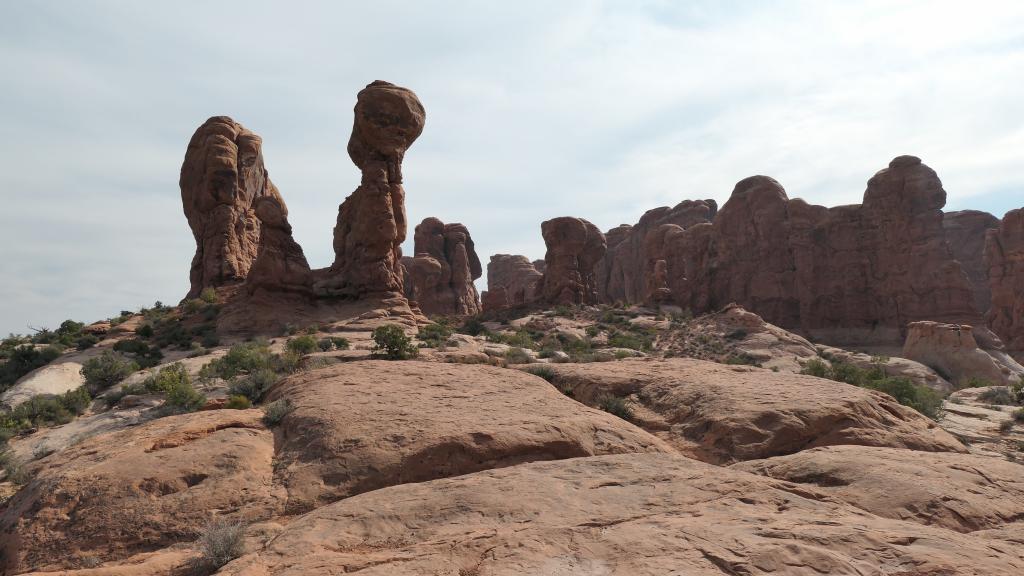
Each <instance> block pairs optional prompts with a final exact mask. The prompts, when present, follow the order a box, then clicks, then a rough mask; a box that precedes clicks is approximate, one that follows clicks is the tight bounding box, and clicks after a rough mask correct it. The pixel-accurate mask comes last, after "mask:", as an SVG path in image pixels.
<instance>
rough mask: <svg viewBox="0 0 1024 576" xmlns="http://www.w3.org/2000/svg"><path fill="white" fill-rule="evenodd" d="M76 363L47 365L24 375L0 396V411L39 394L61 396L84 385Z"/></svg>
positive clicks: (79, 366)
mask: <svg viewBox="0 0 1024 576" xmlns="http://www.w3.org/2000/svg"><path fill="white" fill-rule="evenodd" d="M81 370H82V365H81V364H79V363H78V362H60V363H58V364H47V365H46V366H43V367H42V368H37V369H35V370H33V371H31V372H29V373H28V374H25V375H24V376H22V377H21V378H20V379H18V381H17V382H15V383H14V385H13V386H11V387H10V388H8V389H7V390H4V392H3V394H0V409H2V407H6V408H10V409H14V408H16V407H17V406H18V405H19V404H21V403H23V402H27V401H28V400H30V399H31V398H32V397H33V396H37V395H39V394H63V393H65V392H67V391H69V390H74V389H75V388H78V387H79V386H81V385H82V384H85V378H83V377H82V374H81Z"/></svg>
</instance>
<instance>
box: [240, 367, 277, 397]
mask: <svg viewBox="0 0 1024 576" xmlns="http://www.w3.org/2000/svg"><path fill="white" fill-rule="evenodd" d="M280 379H281V377H280V376H279V375H278V374H277V373H276V372H274V371H273V370H271V369H270V368H259V369H257V370H255V371H254V372H252V373H250V374H247V375H245V376H239V377H236V378H234V379H232V381H231V384H230V385H229V386H228V393H229V394H231V395H233V396H244V397H245V398H248V399H249V401H251V402H259V401H260V400H262V399H263V395H264V394H266V393H267V390H269V389H270V387H271V386H273V385H274V384H276V383H277V381H278V380H280Z"/></svg>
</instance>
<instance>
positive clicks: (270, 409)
mask: <svg viewBox="0 0 1024 576" xmlns="http://www.w3.org/2000/svg"><path fill="white" fill-rule="evenodd" d="M292 410H294V407H293V406H292V403H291V401H290V400H288V399H287V398H282V399H281V400H275V401H273V402H271V403H270V404H267V406H266V407H265V408H264V409H263V423H264V424H266V425H267V426H268V427H273V426H277V425H278V424H280V423H281V422H282V421H283V420H284V417H285V416H287V415H288V414H289V413H291V411H292Z"/></svg>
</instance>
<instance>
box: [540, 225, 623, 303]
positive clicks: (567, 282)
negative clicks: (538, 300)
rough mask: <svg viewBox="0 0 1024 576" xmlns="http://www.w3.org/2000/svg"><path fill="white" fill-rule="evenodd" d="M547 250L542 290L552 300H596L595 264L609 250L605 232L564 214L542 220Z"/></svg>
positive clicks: (567, 301)
mask: <svg viewBox="0 0 1024 576" xmlns="http://www.w3.org/2000/svg"><path fill="white" fill-rule="evenodd" d="M541 232H542V233H543V235H544V244H545V245H546V246H547V253H545V255H544V262H545V268H544V276H543V279H542V280H541V284H540V286H541V288H540V293H541V295H542V297H543V299H544V302H546V303H548V304H596V303H597V278H596V276H595V275H594V267H595V266H596V265H597V263H598V261H600V260H601V258H602V257H604V253H605V251H606V250H607V244H606V242H605V238H604V234H602V233H601V231H600V230H598V228H597V226H594V225H593V224H591V223H590V222H588V221H587V220H583V219H582V218H572V217H569V216H562V217H559V218H553V219H551V220H547V221H545V222H543V223H542V224H541Z"/></svg>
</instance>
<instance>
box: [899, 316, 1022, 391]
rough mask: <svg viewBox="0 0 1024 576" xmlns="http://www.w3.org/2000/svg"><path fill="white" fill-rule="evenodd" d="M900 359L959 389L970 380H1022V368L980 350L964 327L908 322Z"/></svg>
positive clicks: (1003, 355)
mask: <svg viewBox="0 0 1024 576" xmlns="http://www.w3.org/2000/svg"><path fill="white" fill-rule="evenodd" d="M903 357H904V358H909V359H910V360H914V361H916V362H920V363H921V364H924V365H925V366H928V367H930V368H932V369H933V370H935V371H936V372H938V373H939V374H941V375H943V376H944V377H945V378H946V379H947V380H949V381H950V382H952V383H953V384H955V385H957V386H959V387H963V386H967V385H968V384H969V383H971V380H972V379H973V380H978V381H984V382H988V383H989V384H990V385H991V384H1013V383H1016V382H1017V381H1018V379H1019V378H1021V377H1024V366H1021V365H1020V364H1018V363H1017V362H1016V361H1015V360H1014V359H1013V358H1011V357H1010V356H1009V355H1007V354H1006V353H1004V352H1001V351H999V350H998V349H991V350H983V349H982V348H980V347H979V346H978V342H977V340H976V339H975V337H974V329H973V328H972V327H970V326H967V325H966V324H943V323H941V322H912V323H910V324H909V325H908V332H907V341H906V343H905V344H904V345H903Z"/></svg>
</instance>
